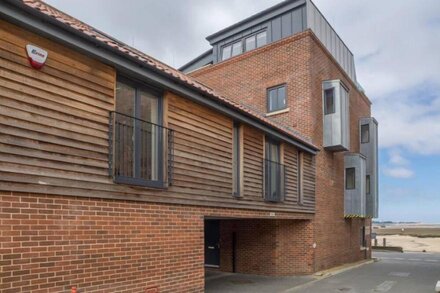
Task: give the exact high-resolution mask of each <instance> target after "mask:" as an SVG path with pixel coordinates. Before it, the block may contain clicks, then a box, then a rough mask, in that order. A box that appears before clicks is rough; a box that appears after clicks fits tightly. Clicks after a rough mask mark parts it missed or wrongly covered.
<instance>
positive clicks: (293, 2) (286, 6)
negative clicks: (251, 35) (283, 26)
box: [206, 0, 306, 43]
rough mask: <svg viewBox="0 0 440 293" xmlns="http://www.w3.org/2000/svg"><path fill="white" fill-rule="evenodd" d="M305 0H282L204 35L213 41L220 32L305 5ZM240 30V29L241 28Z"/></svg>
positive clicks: (256, 22) (254, 22) (223, 32)
mask: <svg viewBox="0 0 440 293" xmlns="http://www.w3.org/2000/svg"><path fill="white" fill-rule="evenodd" d="M305 4H306V1H305V0H284V1H283V2H280V3H278V4H276V5H274V6H271V7H269V8H267V9H265V10H262V11H260V12H258V13H256V14H254V15H251V16H249V17H247V18H245V19H243V20H240V21H239V22H236V23H234V24H232V25H230V26H228V27H226V28H224V29H221V30H220V31H218V32H216V33H213V34H211V35H209V36H207V37H206V40H208V41H209V42H210V43H212V42H214V40H215V39H216V38H217V37H219V36H221V35H222V34H225V33H227V32H229V31H231V30H233V29H235V28H239V27H241V26H243V25H245V24H249V23H251V25H256V24H258V23H261V22H264V21H267V20H269V19H271V18H273V17H274V16H277V15H280V14H282V13H285V12H286V11H289V10H291V9H293V8H296V7H298V6H301V5H305ZM241 30H242V29H241Z"/></svg>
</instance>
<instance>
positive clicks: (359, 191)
mask: <svg viewBox="0 0 440 293" xmlns="http://www.w3.org/2000/svg"><path fill="white" fill-rule="evenodd" d="M344 167H345V169H344V180H346V170H347V168H354V169H355V187H354V188H353V189H347V188H346V186H345V184H344V216H345V217H366V215H367V214H366V182H365V181H366V160H365V157H364V156H363V155H361V154H358V153H346V154H345V155H344Z"/></svg>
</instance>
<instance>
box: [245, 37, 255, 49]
mask: <svg viewBox="0 0 440 293" xmlns="http://www.w3.org/2000/svg"><path fill="white" fill-rule="evenodd" d="M255 40H256V39H255V35H253V36H251V37H249V38H246V51H250V50H253V49H255V47H256V43H255Z"/></svg>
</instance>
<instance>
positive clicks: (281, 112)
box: [266, 108, 290, 117]
mask: <svg viewBox="0 0 440 293" xmlns="http://www.w3.org/2000/svg"><path fill="white" fill-rule="evenodd" d="M289 111H290V108H285V109H282V110H278V111H273V112H269V113H266V117H270V116H275V115H278V114H284V113H287V112H289Z"/></svg>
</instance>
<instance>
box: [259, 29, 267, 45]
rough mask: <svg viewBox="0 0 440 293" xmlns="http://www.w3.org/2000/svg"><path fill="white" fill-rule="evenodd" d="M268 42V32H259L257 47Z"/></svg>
mask: <svg viewBox="0 0 440 293" xmlns="http://www.w3.org/2000/svg"><path fill="white" fill-rule="evenodd" d="M266 44H267V32H266V31H263V32H261V33H258V34H257V48H259V47H261V46H264V45H266Z"/></svg>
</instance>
